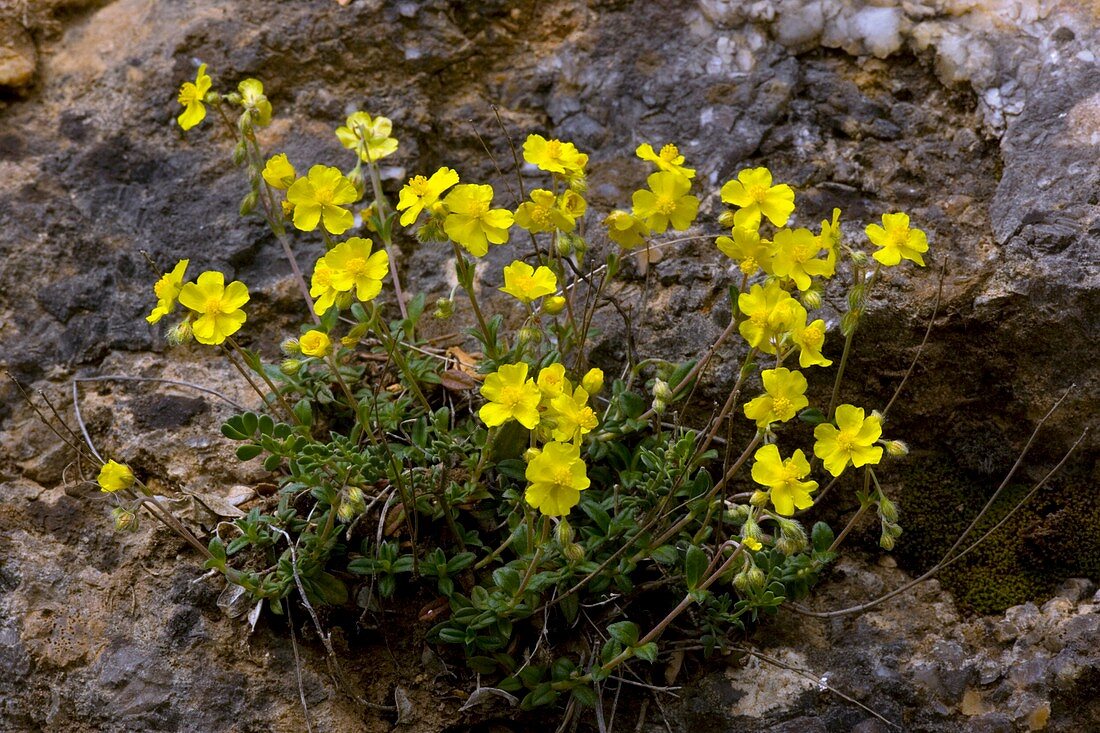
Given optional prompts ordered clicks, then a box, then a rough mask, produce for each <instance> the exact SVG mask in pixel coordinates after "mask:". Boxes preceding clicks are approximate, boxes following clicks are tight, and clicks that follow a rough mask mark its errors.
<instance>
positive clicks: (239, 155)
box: [233, 140, 248, 165]
mask: <svg viewBox="0 0 1100 733" xmlns="http://www.w3.org/2000/svg"><path fill="white" fill-rule="evenodd" d="M247 157H248V148H247V147H245V144H244V140H240V141H238V142H237V144H236V146H234V148H233V165H241V164H242V163H244V161H245V158H247Z"/></svg>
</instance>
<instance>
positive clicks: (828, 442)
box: [814, 405, 882, 476]
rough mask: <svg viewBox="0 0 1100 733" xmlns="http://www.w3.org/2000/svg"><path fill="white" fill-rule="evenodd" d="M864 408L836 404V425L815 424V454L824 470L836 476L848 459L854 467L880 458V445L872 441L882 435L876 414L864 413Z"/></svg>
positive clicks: (876, 461) (842, 469)
mask: <svg viewBox="0 0 1100 733" xmlns="http://www.w3.org/2000/svg"><path fill="white" fill-rule="evenodd" d="M863 414H864V413H863V408H861V407H855V406H853V405H841V406H840V407H838V408H836V425H837V427H834V426H833V425H830V424H829V423H822V424H821V425H818V426H817V427H816V428H814V438H815V440H816V442H815V443H814V455H815V456H817V457H818V458H820V459H821V460H822V462H823V463H824V464H825V470H826V471H828V472H829V473H831V474H832V475H833V476H839V475H840V474H841V473H843V471H844V469H845V468H847V466H848V463H849V462H850V463H851V464H852V465H853V466H855V467H856V468H859V467H860V466H865V465H867V464H872V465H873V464H876V463H878V462H879V461H881V460H882V446H878V445H875V441H876V440H878V439H879V437H880V436H881V435H882V421H881V420H880V419H879V416H878V415H870V416H869V417H867V418H864V417H863Z"/></svg>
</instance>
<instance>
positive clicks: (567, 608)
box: [558, 593, 581, 624]
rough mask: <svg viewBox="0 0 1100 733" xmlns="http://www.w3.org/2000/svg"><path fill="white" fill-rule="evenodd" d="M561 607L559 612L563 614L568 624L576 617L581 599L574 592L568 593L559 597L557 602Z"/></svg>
mask: <svg viewBox="0 0 1100 733" xmlns="http://www.w3.org/2000/svg"><path fill="white" fill-rule="evenodd" d="M558 606H559V607H560V608H561V613H562V615H563V616H565V621H566V623H568V624H572V623H573V622H574V621H575V620H576V618H577V612H578V611H580V608H581V599H580V598H579V597H578V596H577V594H576V593H570V594H569V595H567V596H565V597H564V598H562V599H561V603H559V604H558Z"/></svg>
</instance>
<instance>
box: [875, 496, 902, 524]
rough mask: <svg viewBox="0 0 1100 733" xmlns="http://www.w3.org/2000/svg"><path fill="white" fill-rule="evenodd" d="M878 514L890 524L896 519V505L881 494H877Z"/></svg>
mask: <svg viewBox="0 0 1100 733" xmlns="http://www.w3.org/2000/svg"><path fill="white" fill-rule="evenodd" d="M878 514H879V516H880V517H882V518H883V519H884V520H886V521H887V522H890V523H891V524H893V523H896V522H897V521H898V507H897V505H896V504H895V503H894V502H892V501H890V500H889V499H887V498H886V497H885V496H882V495H879V500H878Z"/></svg>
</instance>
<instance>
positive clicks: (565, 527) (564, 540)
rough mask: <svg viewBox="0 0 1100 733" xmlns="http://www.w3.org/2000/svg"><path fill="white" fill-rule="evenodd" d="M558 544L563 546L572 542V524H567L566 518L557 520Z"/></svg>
mask: <svg viewBox="0 0 1100 733" xmlns="http://www.w3.org/2000/svg"><path fill="white" fill-rule="evenodd" d="M557 535H558V544H559V545H561V546H562V547H563V548H564V547H565V546H567V545H571V544H572V543H573V538H574V536H575V533H574V532H573V526H572V525H571V524H569V520H568V519H562V520H561V521H560V522H558V528H557Z"/></svg>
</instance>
